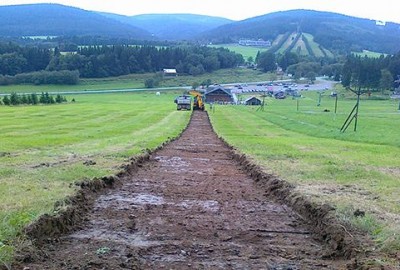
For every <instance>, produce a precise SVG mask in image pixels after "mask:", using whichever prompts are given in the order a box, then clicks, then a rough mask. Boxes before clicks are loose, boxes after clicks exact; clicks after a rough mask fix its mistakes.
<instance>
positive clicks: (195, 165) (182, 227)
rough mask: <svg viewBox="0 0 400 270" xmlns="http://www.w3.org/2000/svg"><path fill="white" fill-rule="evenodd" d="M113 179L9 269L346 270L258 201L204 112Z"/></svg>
mask: <svg viewBox="0 0 400 270" xmlns="http://www.w3.org/2000/svg"><path fill="white" fill-rule="evenodd" d="M119 178H120V180H121V181H120V184H118V185H116V187H115V188H112V189H106V190H105V191H104V192H102V193H100V194H99V196H97V198H96V199H95V200H94V203H93V207H90V209H89V212H87V213H86V214H85V218H84V219H85V220H84V222H83V223H81V225H80V226H79V227H78V229H75V230H74V231H73V232H72V233H69V234H65V235H62V236H61V237H50V236H51V233H49V239H46V235H41V237H37V235H36V237H37V238H42V240H43V239H45V241H40V244H39V242H38V243H37V248H38V249H39V251H37V255H35V256H33V255H30V256H26V254H25V257H24V259H22V262H18V263H16V264H15V269H23V268H25V269H29V270H33V269H276V270H278V269H281V270H289V269H293V270H294V269H347V267H348V266H346V265H348V264H349V261H346V260H344V259H338V258H336V259H332V258H328V259H327V258H326V256H325V257H324V255H326V254H327V253H329V250H328V251H327V250H326V245H325V246H324V245H323V243H322V242H319V241H317V239H319V238H320V235H314V234H313V230H312V228H311V227H309V226H307V225H306V224H305V223H304V221H303V219H302V218H300V216H299V215H298V214H297V213H295V212H294V211H293V210H291V208H289V207H288V206H286V205H284V204H280V203H277V202H276V201H274V200H273V199H271V198H269V197H268V196H266V192H265V190H264V189H263V188H261V187H262V186H261V185H260V184H259V183H258V184H257V183H256V182H255V181H254V180H253V179H252V178H251V177H250V176H248V172H246V171H245V169H243V166H240V165H239V163H238V161H236V160H235V159H233V158H232V150H231V149H230V148H229V147H227V146H226V145H225V144H224V143H223V142H222V141H221V140H220V139H219V138H218V137H217V135H216V134H215V133H214V132H213V130H212V128H211V125H210V123H209V120H208V116H207V114H206V113H205V112H194V114H193V116H192V119H191V123H190V124H189V126H188V128H187V129H186V130H185V132H184V133H183V134H182V136H181V137H180V138H179V139H177V140H175V141H172V142H171V143H169V144H168V145H166V146H165V147H163V148H162V149H161V150H158V151H156V152H155V153H153V154H152V155H151V156H150V158H149V160H148V161H146V162H144V163H143V165H140V168H136V169H134V170H133V169H132V171H128V172H127V173H125V174H123V175H120V177H119ZM88 204H89V203H88ZM50 223H51V222H50ZM31 234H32V233H31ZM55 239H56V240H55Z"/></svg>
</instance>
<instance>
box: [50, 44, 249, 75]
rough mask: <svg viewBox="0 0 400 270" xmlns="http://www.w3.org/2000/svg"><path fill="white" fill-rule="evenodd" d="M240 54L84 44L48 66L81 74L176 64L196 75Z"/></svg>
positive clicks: (223, 65) (238, 61)
mask: <svg viewBox="0 0 400 270" xmlns="http://www.w3.org/2000/svg"><path fill="white" fill-rule="evenodd" d="M243 62H244V60H243V57H242V55H241V54H237V53H234V52H231V51H229V50H228V49H224V48H211V47H206V46H176V47H155V46H147V45H144V46H128V45H116V46H87V47H81V48H79V49H78V51H77V53H75V54H67V55H61V54H58V55H56V56H55V57H54V58H52V60H51V61H50V63H49V65H48V67H47V69H48V70H50V71H54V70H78V71H79V73H80V76H81V77H83V78H99V77H109V76H120V75H126V74H131V73H145V72H157V71H160V70H162V69H163V68H175V69H176V70H177V72H178V73H181V74H190V75H199V74H203V73H205V72H212V71H214V70H217V69H221V68H232V67H236V66H237V65H240V64H241V63H243Z"/></svg>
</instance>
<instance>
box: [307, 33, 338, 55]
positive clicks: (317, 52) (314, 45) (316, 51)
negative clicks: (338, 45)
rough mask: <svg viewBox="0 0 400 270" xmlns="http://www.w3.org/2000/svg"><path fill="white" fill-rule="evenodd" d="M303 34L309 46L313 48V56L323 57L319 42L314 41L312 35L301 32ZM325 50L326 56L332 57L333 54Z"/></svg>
mask: <svg viewBox="0 0 400 270" xmlns="http://www.w3.org/2000/svg"><path fill="white" fill-rule="evenodd" d="M303 36H305V37H306V38H307V40H308V43H309V44H310V47H311V49H312V50H313V52H314V54H315V56H316V57H324V53H323V52H322V51H321V49H320V47H319V44H318V43H316V42H315V41H314V36H313V35H311V34H307V33H303ZM325 51H326V53H327V56H328V57H333V54H332V53H331V52H330V51H328V50H325Z"/></svg>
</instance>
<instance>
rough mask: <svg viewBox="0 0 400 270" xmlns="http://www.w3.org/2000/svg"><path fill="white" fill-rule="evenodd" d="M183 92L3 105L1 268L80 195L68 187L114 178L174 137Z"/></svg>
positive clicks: (184, 115)
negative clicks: (39, 221) (46, 218)
mask: <svg viewBox="0 0 400 270" xmlns="http://www.w3.org/2000/svg"><path fill="white" fill-rule="evenodd" d="M178 93H180V91H178V92H176V93H173V92H162V94H161V95H160V96H156V95H155V94H154V93H151V92H141V93H134V94H133V93H130V94H105V95H79V96H77V97H76V102H75V103H68V104H61V105H51V106H17V107H9V106H0V115H1V116H2V117H1V118H0V126H1V129H0V138H1V140H0V194H1V204H0V265H1V264H2V263H1V262H7V261H9V260H10V258H11V256H12V253H13V250H14V247H15V245H16V244H17V242H18V239H19V237H18V235H19V233H20V230H21V228H22V227H23V226H25V225H26V224H27V223H29V222H31V221H32V220H35V219H36V218H37V217H38V216H39V215H41V214H43V213H51V212H52V209H53V205H54V202H55V201H57V200H60V199H62V198H64V197H65V196H67V195H70V194H72V193H73V192H74V191H75V188H74V187H73V185H70V184H71V183H73V182H75V181H79V180H83V179H91V178H93V177H100V176H105V175H111V174H114V173H117V172H119V171H120V170H121V169H120V166H121V165H122V164H124V163H126V162H127V161H128V159H129V157H131V156H134V155H137V154H139V153H141V152H142V151H143V150H145V149H154V148H155V147H157V146H159V145H160V144H162V143H163V142H164V141H166V140H168V138H172V137H175V136H177V135H178V134H179V133H180V132H181V130H182V129H183V128H184V127H185V126H186V124H187V122H188V120H189V116H190V112H180V111H179V112H178V111H176V107H175V104H174V103H173V99H174V97H175V96H176V95H177V94H178ZM85 161H94V162H95V163H96V164H95V165H91V166H87V165H84V162H85Z"/></svg>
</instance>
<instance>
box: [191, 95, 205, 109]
mask: <svg viewBox="0 0 400 270" xmlns="http://www.w3.org/2000/svg"><path fill="white" fill-rule="evenodd" d="M189 94H190V95H192V96H193V97H194V98H193V99H194V100H193V111H195V110H201V111H204V102H203V96H202V95H201V93H200V92H198V91H196V90H190V91H189Z"/></svg>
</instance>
